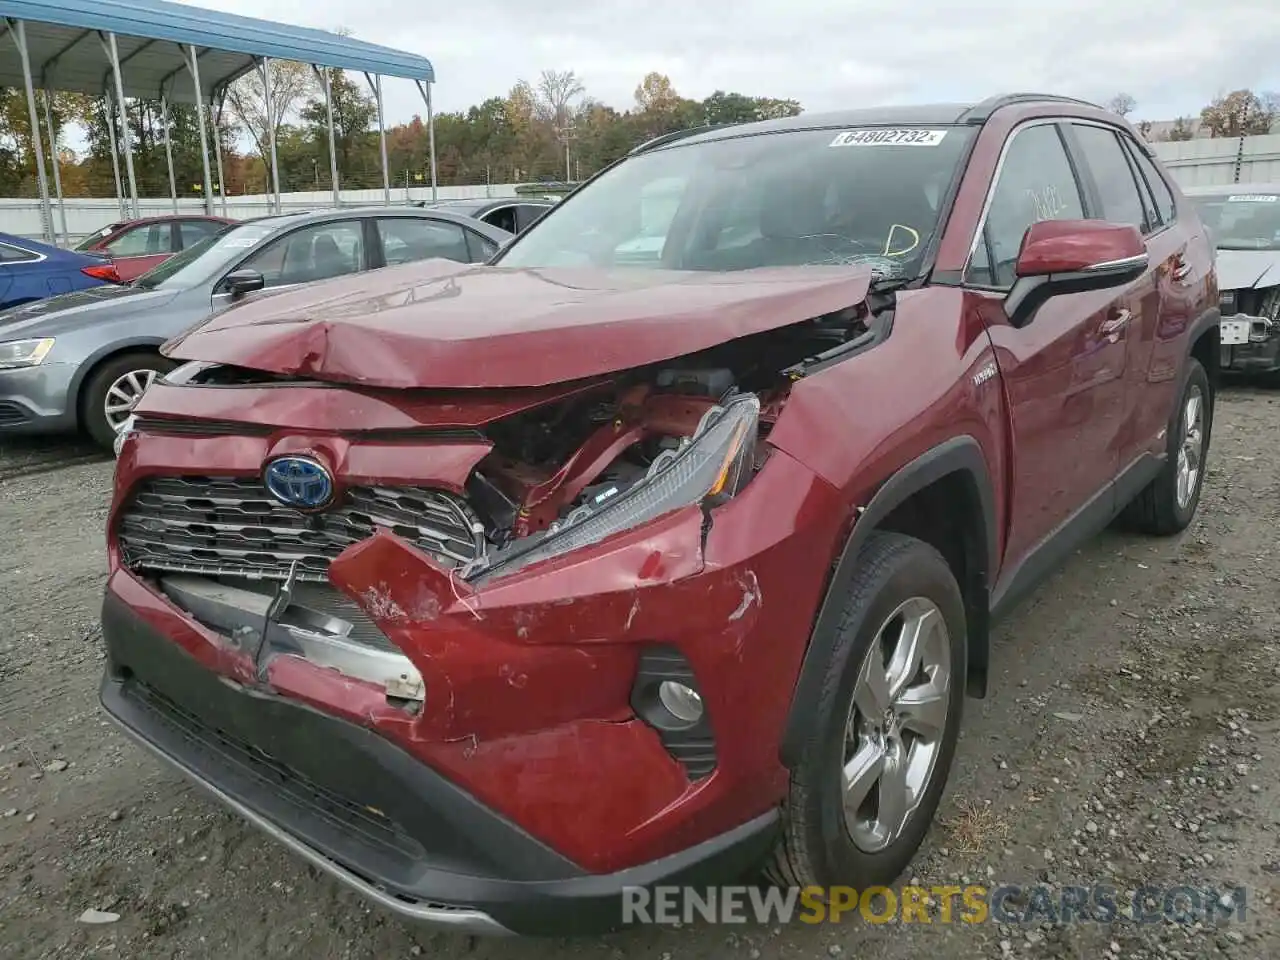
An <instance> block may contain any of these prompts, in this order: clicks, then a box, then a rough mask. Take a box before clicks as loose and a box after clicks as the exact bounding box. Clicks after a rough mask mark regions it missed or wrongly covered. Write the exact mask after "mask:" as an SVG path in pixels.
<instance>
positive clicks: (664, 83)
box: [635, 70, 680, 113]
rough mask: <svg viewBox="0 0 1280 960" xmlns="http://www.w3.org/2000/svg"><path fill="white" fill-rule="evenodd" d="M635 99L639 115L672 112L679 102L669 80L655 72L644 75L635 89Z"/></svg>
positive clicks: (677, 95)
mask: <svg viewBox="0 0 1280 960" xmlns="http://www.w3.org/2000/svg"><path fill="white" fill-rule="evenodd" d="M635 98H636V107H637V108H638V109H639V110H640V112H641V113H665V112H668V111H671V110H674V109H675V108H676V106H677V105H678V104H679V102H680V95H679V94H677V93H676V89H675V87H673V86H672V85H671V78H670V77H668V76H667V75H666V74H665V73H658V72H657V71H656V70H655V71H653V72H651V73H647V74H645V78H644V79H643V80H641V81H640V84H639V86H637V87H636V92H635Z"/></svg>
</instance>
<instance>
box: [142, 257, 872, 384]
mask: <svg viewBox="0 0 1280 960" xmlns="http://www.w3.org/2000/svg"><path fill="white" fill-rule="evenodd" d="M871 279H872V274H871V271H870V269H869V268H867V267H861V266H806V267H780V268H767V269H760V270H749V271H741V272H734V273H706V272H677V271H669V270H615V271H608V272H605V271H599V270H588V269H581V268H558V269H544V270H528V269H520V270H517V269H507V268H503V267H500V266H493V267H490V266H473V265H465V264H456V263H452V262H449V261H443V260H430V261H423V262H421V263H416V264H409V265H406V266H401V267H390V268H384V269H382V270H375V271H372V272H369V273H364V274H360V275H357V276H353V277H343V278H340V279H337V280H330V281H325V282H323V283H319V284H315V285H311V286H307V287H302V288H299V289H297V290H291V291H286V292H284V293H281V294H278V295H276V296H271V297H265V298H262V299H260V300H257V301H251V302H246V303H244V304H242V305H240V306H237V307H233V308H232V309H230V310H227V311H224V312H223V313H220V314H218V315H215V316H213V317H210V318H209V319H208V320H206V321H205V322H204V323H202V324H201V325H199V326H197V327H195V328H194V329H192V330H190V331H188V332H187V334H186V335H184V336H183V337H181V338H179V339H177V340H173V341H171V342H170V343H169V344H167V345H166V346H165V348H164V353H165V354H166V355H167V356H169V357H172V358H173V359H175V360H202V361H207V362H212V363H225V364H232V365H235V366H241V367H248V368H251V369H257V370H262V371H267V372H270V373H279V374H290V375H297V376H303V377H313V378H316V379H321V380H332V381H339V382H347V383H358V384H363V385H366V386H372V387H392V388H415V387H423V388H427V387H431V388H467V387H540V386H546V385H549V384H553V383H560V382H563V381H566V380H578V379H582V378H586V377H594V376H598V375H601V374H606V373H612V372H615V371H618V370H624V369H627V368H630V367H637V366H642V365H645V364H649V363H657V362H660V361H663V360H670V359H672V358H675V357H678V356H681V355H684V354H688V353H693V352H696V351H698V350H703V349H706V348H708V347H713V346H715V345H717V344H719V343H723V342H725V341H727V340H733V339H735V338H738V337H743V336H747V335H749V334H753V333H761V332H763V331H766V330H770V329H774V328H777V327H784V326H788V325H790V324H793V323H800V322H802V321H804V320H809V319H811V318H814V317H817V316H821V315H822V314H825V313H831V312H832V311H835V310H840V309H844V308H846V307H851V306H855V305H857V304H859V303H861V302H862V301H863V300H864V299H865V298H866V296H867V291H868V289H869V287H870V284H871Z"/></svg>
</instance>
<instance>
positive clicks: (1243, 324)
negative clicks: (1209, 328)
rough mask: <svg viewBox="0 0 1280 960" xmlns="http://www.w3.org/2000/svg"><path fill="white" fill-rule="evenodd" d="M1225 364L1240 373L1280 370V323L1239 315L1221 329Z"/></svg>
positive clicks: (1225, 320)
mask: <svg viewBox="0 0 1280 960" xmlns="http://www.w3.org/2000/svg"><path fill="white" fill-rule="evenodd" d="M1218 340H1219V345H1220V350H1221V364H1222V369H1224V370H1233V371H1236V372H1239V373H1271V372H1273V371H1276V370H1280V323H1277V322H1276V321H1274V320H1269V319H1267V318H1266V317H1256V316H1251V315H1249V314H1246V313H1236V314H1233V315H1231V316H1223V318H1222V320H1221V321H1220V322H1219V325H1218Z"/></svg>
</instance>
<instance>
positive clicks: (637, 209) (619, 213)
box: [494, 127, 973, 278]
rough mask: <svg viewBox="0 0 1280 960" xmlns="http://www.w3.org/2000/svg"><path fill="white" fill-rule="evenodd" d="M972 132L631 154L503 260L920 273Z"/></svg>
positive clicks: (777, 139)
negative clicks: (854, 267) (853, 266)
mask: <svg viewBox="0 0 1280 960" xmlns="http://www.w3.org/2000/svg"><path fill="white" fill-rule="evenodd" d="M972 135H973V134H972V131H971V130H970V129H969V128H963V127H947V128H940V129H929V130H926V129H918V128H908V129H897V130H890V129H884V128H864V129H859V130H830V129H829V130H805V131H796V132H785V133H774V134H755V135H751V136H745V137H736V138H734V137H730V138H728V139H724V140H715V141H709V142H705V143H693V144H688V143H686V144H680V143H677V144H674V145H672V146H670V147H665V148H659V149H657V150H654V151H653V152H652V153H645V154H641V155H639V156H636V157H631V158H629V159H627V160H625V161H623V162H622V163H620V164H618V165H617V166H616V167H614V168H612V169H611V170H609V171H607V172H606V173H604V174H603V175H602V176H600V177H599V178H598V179H597V180H594V181H592V182H591V183H589V184H587V185H586V186H584V187H582V188H581V189H580V190H579V191H578V192H577V193H575V194H573V195H572V196H571V197H570V198H569V199H567V200H564V201H561V202H560V203H559V204H557V205H556V206H555V207H554V208H551V209H548V211H547V213H546V214H544V215H543V216H542V217H541V218H540V219H539V220H538V221H537V225H536V226H535V227H532V228H530V229H529V230H528V231H527V232H525V233H524V234H523V235H521V236H520V237H518V238H517V239H516V240H515V241H513V242H512V244H511V245H510V246H509V247H508V248H507V249H506V251H505V252H504V253H503V254H501V255H500V256H499V257H498V259H497V260H495V261H494V262H495V263H497V264H499V265H501V266H504V267H553V266H596V267H643V268H650V269H666V270H717V271H720V270H749V269H752V268H755V267H771V266H798V265H805V264H841V263H857V262H868V261H869V262H871V263H872V264H873V267H874V268H876V269H877V271H878V272H879V273H880V274H881V275H882V276H883V277H891V278H897V277H909V276H914V274H915V272H916V270H917V269H918V267H919V263H920V258H921V257H922V256H923V254H924V250H925V248H926V247H927V246H928V243H929V240H930V237H931V236H932V234H933V232H934V231H935V229H936V228H937V226H938V218H939V211H940V208H941V204H942V198H943V196H944V195H945V194H946V191H947V187H948V186H949V184H950V182H951V179H952V177H953V175H954V173H955V170H956V166H957V164H958V162H959V160H960V157H961V156H962V155H963V152H964V148H965V145H966V143H967V141H968V139H969V137H971V136H972Z"/></svg>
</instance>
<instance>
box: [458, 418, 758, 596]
mask: <svg viewBox="0 0 1280 960" xmlns="http://www.w3.org/2000/svg"><path fill="white" fill-rule="evenodd" d="M759 423H760V401H759V400H758V399H757V398H756V397H755V396H754V395H751V394H747V395H744V396H741V397H735V398H734V399H732V400H730V401H729V402H728V403H726V404H725V405H724V406H722V407H713V408H712V409H711V410H709V411H708V412H707V414H706V416H705V417H704V418H703V420H702V422H701V423H700V424H699V425H698V429H697V430H696V431H694V434H693V436H692V437H691V438H689V439H688V440H687V441H685V443H684V444H683V445H682V446H681V447H679V448H678V449H676V450H668V451H666V452H664V453H663V454H662V455H660V456H659V457H658V458H657V459H656V460H654V462H653V464H652V465H651V466H650V467H649V470H648V472H647V473H646V474H645V476H644V479H642V480H640V481H639V482H638V483H636V484H634V485H633V486H632V487H630V488H629V489H628V490H626V491H625V492H623V493H620V494H618V495H617V496H616V497H614V498H612V499H611V500H608V501H606V502H605V503H604V504H602V505H591V504H587V505H583V506H581V507H578V508H577V509H575V510H574V511H573V512H572V513H570V514H569V515H568V516H567V517H565V518H564V519H562V520H559V521H557V522H556V523H554V524H552V525H551V527H550V528H549V529H548V530H547V531H546V532H545V533H542V534H536V535H534V536H531V537H525V538H523V539H521V540H517V541H516V542H515V543H513V544H511V546H509V547H508V548H506V549H504V550H499V551H497V552H495V553H493V554H490V555H489V556H488V557H486V558H484V560H482V561H480V563H479V564H477V565H476V566H475V567H473V568H472V569H471V570H468V571H466V574H464V576H465V575H469V574H473V573H476V572H483V573H484V574H486V575H489V574H497V573H501V574H502V575H503V576H506V575H508V574H511V573H514V572H515V571H517V570H520V569H521V568H523V567H526V566H528V565H529V564H531V563H537V562H539V561H541V560H548V559H550V558H552V557H558V556H561V555H563V554H566V553H570V552H572V551H574V550H581V549H582V548H583V547H588V546H591V545H592V544H593V543H599V542H600V541H601V540H603V539H605V538H606V537H609V536H612V535H613V534H615V533H621V532H622V531H623V530H629V529H631V528H632V527H637V526H639V525H640V524H642V523H647V522H649V521H650V520H654V519H656V518H658V517H660V516H662V515H663V514H667V513H671V512H672V511H673V510H679V509H680V508H681V507H687V506H689V505H690V504H695V503H701V504H704V505H705V506H707V507H714V506H716V505H718V504H720V503H724V502H725V501H727V500H730V499H732V498H733V497H734V496H735V495H736V494H737V493H738V492H739V491H740V490H741V489H742V488H743V487H744V486H745V485H746V483H747V481H748V480H750V479H751V472H752V470H753V469H754V465H755V450H756V437H757V433H758V429H759Z"/></svg>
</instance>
